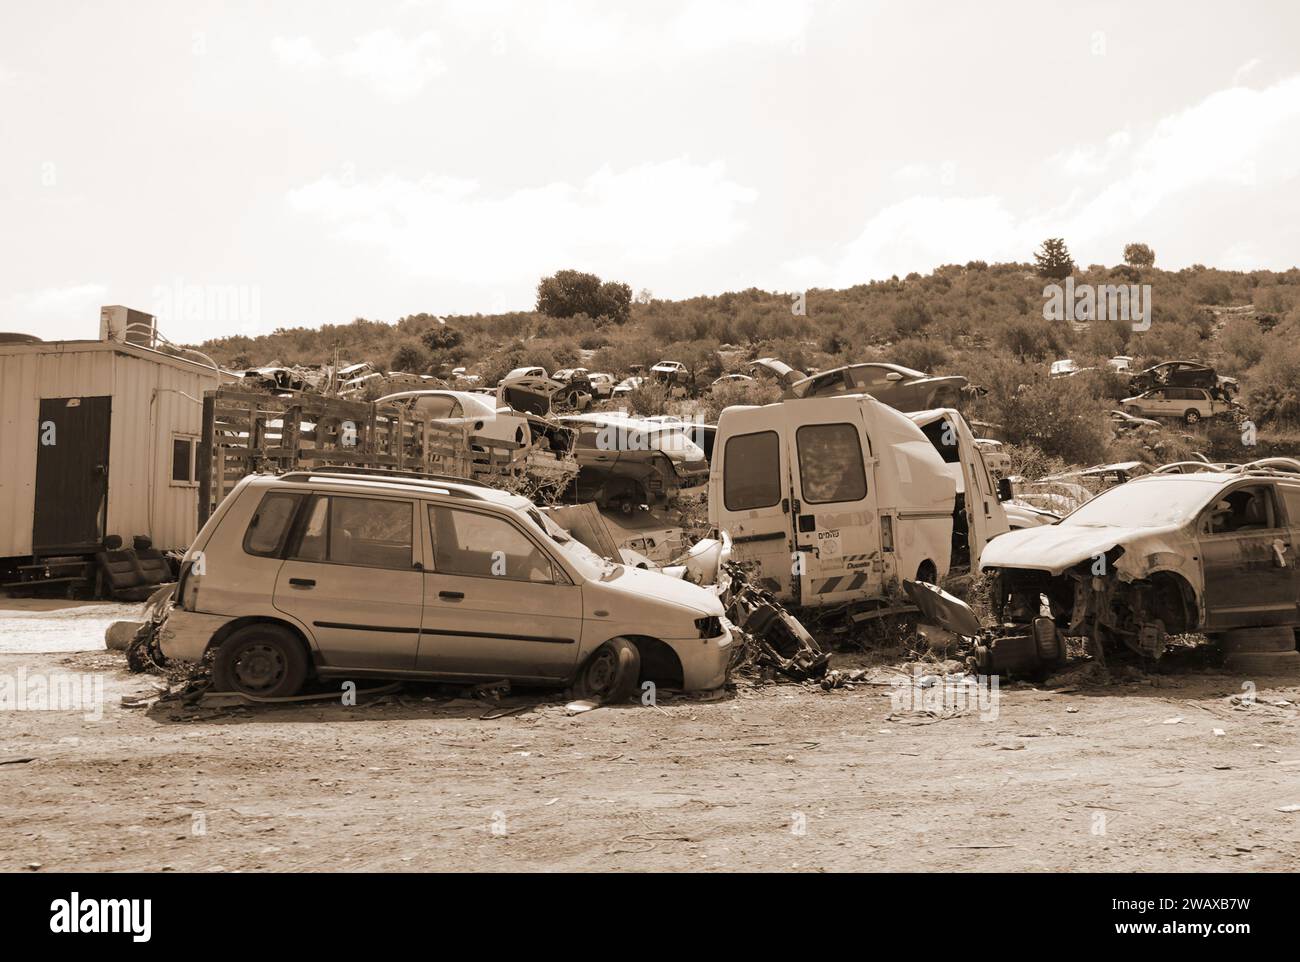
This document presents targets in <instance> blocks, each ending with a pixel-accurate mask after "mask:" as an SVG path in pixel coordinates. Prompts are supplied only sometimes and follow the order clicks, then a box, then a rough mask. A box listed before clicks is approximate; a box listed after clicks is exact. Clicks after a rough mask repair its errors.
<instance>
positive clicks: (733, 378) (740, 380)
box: [709, 374, 754, 391]
mask: <svg viewBox="0 0 1300 962" xmlns="http://www.w3.org/2000/svg"><path fill="white" fill-rule="evenodd" d="M753 383H754V379H753V378H752V377H750V376H749V375H748V374H724V375H722V377H719V378H715V379H714V381H713V383H712V384H710V385H709V390H710V391H712V390H713V389H714V388H718V387H725V386H727V385H731V384H753Z"/></svg>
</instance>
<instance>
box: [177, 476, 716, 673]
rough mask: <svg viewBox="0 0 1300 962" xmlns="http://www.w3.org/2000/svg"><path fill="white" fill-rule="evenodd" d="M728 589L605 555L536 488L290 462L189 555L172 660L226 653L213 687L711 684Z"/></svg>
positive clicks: (217, 517) (252, 487) (245, 493)
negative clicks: (543, 505) (394, 681)
mask: <svg viewBox="0 0 1300 962" xmlns="http://www.w3.org/2000/svg"><path fill="white" fill-rule="evenodd" d="M722 613H723V608H722V604H721V602H720V601H719V600H718V598H717V596H716V595H715V594H714V593H713V592H710V591H708V590H706V589H704V588H701V587H698V586H696V585H693V584H690V583H688V582H685V581H681V580H678V579H675V578H671V577H668V576H667V575H662V574H659V573H657V572H650V571H642V570H637V569H634V568H631V567H628V566H626V565H621V564H615V563H613V562H609V561H606V560H605V559H603V558H600V557H598V556H597V555H595V554H594V553H592V552H591V551H589V550H588V549H587V548H585V547H583V546H582V545H581V544H579V543H578V542H577V541H576V540H574V539H572V538H570V537H569V536H568V534H567V533H566V532H565V531H563V530H562V529H560V528H559V527H557V526H556V525H555V524H554V523H553V522H552V521H550V520H549V519H547V518H545V517H544V516H543V515H542V514H541V512H539V511H538V510H537V509H536V508H535V507H534V506H533V504H532V502H530V501H528V500H527V499H526V498H522V497H519V496H517V495H512V494H507V493H505V492H502V491H497V490H495V489H492V488H488V487H486V486H479V485H476V484H472V483H464V482H456V481H452V480H447V481H442V480H434V479H418V480H417V479H413V478H412V479H404V478H397V477H392V476H382V477H381V476H366V475H346V474H313V473H308V472H294V473H290V474H286V475H283V476H280V477H273V476H269V475H253V476H250V477H247V478H244V479H243V480H242V481H241V482H240V483H239V484H238V485H237V486H236V487H235V489H234V491H232V492H231V494H230V495H229V496H228V497H227V498H226V499H225V500H224V501H222V503H221V505H220V506H219V507H218V508H217V510H216V512H215V513H214V514H213V515H212V517H211V518H210V519H209V520H208V522H207V524H205V525H204V526H203V530H202V531H200V532H199V535H198V537H197V538H196V539H195V541H194V544H193V545H192V546H191V548H190V550H189V551H188V552H187V553H186V555H185V559H184V562H183V564H182V570H181V577H180V581H179V583H178V585H177V591H176V599H175V606H174V607H173V609H172V611H171V613H170V614H169V616H168V618H167V621H166V623H165V624H164V625H163V627H162V630H161V647H162V651H163V654H164V655H165V656H166V657H167V658H168V659H177V660H181V661H198V660H200V659H201V658H202V657H203V656H204V655H205V653H207V652H208V651H209V650H212V649H215V656H214V660H213V674H214V681H215V684H216V687H217V688H218V689H219V690H222V691H236V692H242V693H244V694H249V695H260V696H268V697H275V696H285V695H292V694H293V693H295V692H297V691H298V690H299V689H300V688H301V687H302V685H303V684H304V682H305V681H306V680H307V677H308V676H309V675H311V674H315V675H316V676H317V677H319V678H321V679H326V678H331V677H332V678H343V679H360V678H367V677H385V678H415V679H420V678H424V679H431V680H450V681H466V682H470V681H479V680H492V679H499V678H508V679H511V680H514V681H518V682H524V683H528V684H538V685H555V686H566V685H572V686H573V687H574V688H575V690H576V691H578V692H579V694H580V695H581V696H584V697H599V698H621V697H626V695H627V694H629V693H630V692H631V691H632V690H633V689H634V687H635V685H636V682H637V681H638V680H639V679H640V678H641V677H642V676H645V677H649V678H652V679H654V680H655V681H656V682H657V683H659V684H663V685H666V686H669V687H681V688H684V689H687V690H701V689H711V688H717V687H719V686H720V685H722V683H723V681H724V680H725V676H726V668H727V663H728V658H729V656H730V653H731V634H730V630H729V628H728V627H727V626H726V625H725V624H724V623H723V622H721V621H720V617H721V615H722Z"/></svg>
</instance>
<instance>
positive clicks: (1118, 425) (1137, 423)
mask: <svg viewBox="0 0 1300 962" xmlns="http://www.w3.org/2000/svg"><path fill="white" fill-rule="evenodd" d="M1106 418H1107V420H1109V421H1110V426H1111V427H1112V428H1114V429H1115V431H1117V432H1118V433H1120V434H1123V433H1125V432H1127V431H1137V430H1140V429H1144V428H1158V427H1160V422H1159V421H1154V420H1152V419H1151V418H1140V417H1138V416H1137V415H1135V414H1129V413H1128V412H1127V411H1107V412H1106Z"/></svg>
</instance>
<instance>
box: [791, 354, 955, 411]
mask: <svg viewBox="0 0 1300 962" xmlns="http://www.w3.org/2000/svg"><path fill="white" fill-rule="evenodd" d="M966 386H967V381H966V379H965V378H964V377H962V376H961V375H959V374H953V375H948V376H944V377H936V376H934V375H932V374H926V373H925V372H924V371H914V370H912V369H911V368H909V367H903V366H902V365H900V364H884V363H870V364H850V365H848V366H847V367H837V368H832V369H831V370H829V371H822V372H821V373H820V374H813V375H811V376H810V377H806V378H804V379H803V380H802V381H796V382H794V384H792V385H791V386H790V387H789V388H788V389H787V390H788V393H787V396H788V397H795V398H810V397H834V396H835V395H837V394H870V395H871V396H872V397H873V398H875V399H876V400H877V401H880V402H881V403H882V404H888V405H889V406H890V407H892V408H895V409H896V410H899V411H928V410H930V409H931V408H953V407H957V406H958V404H959V402H960V401H961V400H962V392H963V390H964V389H965V388H966Z"/></svg>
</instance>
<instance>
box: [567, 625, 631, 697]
mask: <svg viewBox="0 0 1300 962" xmlns="http://www.w3.org/2000/svg"><path fill="white" fill-rule="evenodd" d="M640 675H641V652H640V651H638V650H637V647H636V645H634V644H632V642H630V641H628V640H627V639H626V638H614V639H612V640H610V641H607V642H605V644H603V645H601V646H600V647H599V648H597V649H596V650H595V651H594V652H592V655H591V657H590V658H588V659H587V661H586V663H585V664H584V665H583V666H582V667H581V668H580V669H578V677H577V678H576V679H575V680H574V683H573V692H574V694H575V695H577V696H578V697H579V698H589V699H591V700H592V701H601V702H607V703H616V702H621V701H627V699H628V698H630V697H631V695H632V693H633V692H634V691H636V683H637V679H638V678H639V677H640Z"/></svg>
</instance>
